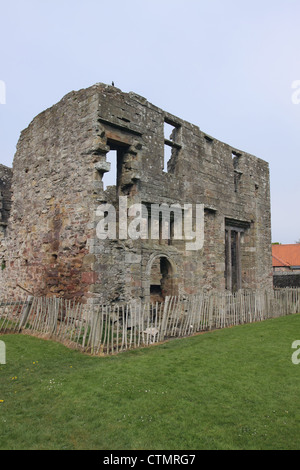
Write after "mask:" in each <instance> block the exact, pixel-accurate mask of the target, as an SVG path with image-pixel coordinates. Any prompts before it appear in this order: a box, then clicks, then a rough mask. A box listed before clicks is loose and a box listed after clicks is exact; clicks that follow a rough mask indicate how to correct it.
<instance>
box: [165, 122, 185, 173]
mask: <svg viewBox="0 0 300 470" xmlns="http://www.w3.org/2000/svg"><path fill="white" fill-rule="evenodd" d="M179 129H180V126H178V125H175V123H171V122H170V121H168V120H167V119H165V121H164V172H165V173H168V171H169V168H168V163H169V161H170V159H171V158H172V157H173V156H176V153H177V152H178V150H180V149H181V145H180V144H179V142H178V139H179Z"/></svg>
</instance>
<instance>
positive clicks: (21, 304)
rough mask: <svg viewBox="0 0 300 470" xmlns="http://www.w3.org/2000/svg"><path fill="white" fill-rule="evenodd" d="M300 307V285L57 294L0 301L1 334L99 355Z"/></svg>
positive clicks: (298, 310) (245, 321)
mask: <svg viewBox="0 0 300 470" xmlns="http://www.w3.org/2000/svg"><path fill="white" fill-rule="evenodd" d="M294 313H300V289H298V288H291V289H290V288H287V289H276V290H274V291H255V292H253V291H249V292H248V291H239V292H238V293H236V294H229V293H216V292H212V293H200V294H199V295H193V296H189V297H187V298H182V297H167V298H166V299H165V302H164V303H154V304H152V303H142V302H137V301H135V302H134V301H133V302H131V303H128V304H124V305H100V306H99V305H98V306H95V305H83V304H80V303H78V302H76V301H67V300H63V299H60V298H56V297H51V298H46V297H43V298H36V297H28V298H27V299H21V300H19V301H15V302H13V301H8V300H5V299H3V300H2V302H0V334H5V333H20V332H22V333H27V334H33V335H35V336H40V337H46V338H51V339H54V340H56V341H60V342H62V343H64V344H66V345H67V346H69V347H72V348H76V349H79V350H81V351H84V352H88V353H91V354H95V355H105V354H114V353H118V352H121V351H124V350H127V349H134V348H140V347H144V346H148V345H150V344H154V343H158V342H162V341H165V340H166V339H170V338H180V337H185V336H191V335H193V334H195V333H198V332H202V331H207V330H212V329H218V328H226V327H230V326H234V325H240V324H244V323H252V322H257V321H263V320H265V319H268V318H275V317H279V316H284V315H290V314H294Z"/></svg>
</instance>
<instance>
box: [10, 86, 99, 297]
mask: <svg viewBox="0 0 300 470" xmlns="http://www.w3.org/2000/svg"><path fill="white" fill-rule="evenodd" d="M97 104H98V102H97V95H95V94H94V93H93V90H91V89H88V90H83V91H81V92H77V93H70V94H68V95H67V96H65V97H64V98H63V100H62V101H61V102H60V103H59V104H57V105H55V106H53V107H52V108H50V109H48V110H46V111H44V112H43V113H41V114H40V115H38V116H37V117H36V118H35V119H34V120H33V121H32V122H31V123H30V125H29V126H28V128H27V129H25V130H24V131H23V132H22V133H21V137H20V140H19V142H18V146H17V152H16V155H15V158H14V162H13V181H12V189H13V204H12V210H11V215H10V219H9V223H8V227H7V234H6V239H5V240H4V241H3V243H2V256H3V257H4V259H5V261H6V268H5V270H4V271H2V279H1V286H2V290H4V291H6V292H9V293H11V294H12V295H14V294H15V295H18V294H19V293H20V292H22V291H21V290H20V289H18V288H17V289H16V286H17V285H18V284H19V285H21V286H22V287H24V288H25V289H27V290H29V291H30V292H33V293H34V294H36V295H45V294H47V295H53V294H56V295H63V296H65V297H68V296H70V297H73V296H78V297H82V296H84V294H85V293H86V292H87V291H88V286H89V284H90V283H91V279H92V278H93V272H92V269H91V265H90V263H89V260H88V258H86V255H87V254H88V249H87V240H88V237H89V233H90V230H91V226H90V225H89V224H90V222H91V214H90V211H91V207H90V206H91V204H90V201H91V197H92V193H93V186H92V184H91V181H92V177H93V176H92V175H93V161H92V159H93V155H91V151H92V149H93V145H94V139H95V126H96V125H97V121H96V119H95V116H96V111H97Z"/></svg>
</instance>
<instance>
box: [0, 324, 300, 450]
mask: <svg viewBox="0 0 300 470" xmlns="http://www.w3.org/2000/svg"><path fill="white" fill-rule="evenodd" d="M0 339H1V340H2V341H4V342H5V345H6V359H7V364H6V365H0V449H2V450H3V449H106V450H114V449H122V450H125V449H128V450H130V449H150V450H163V449H169V450H172V449H174V450H180V449H182V450H188V449H298V448H299V447H300V437H299V436H300V420H299V415H300V407H299V390H300V364H299V365H295V364H293V363H292V361H291V356H292V353H293V352H294V350H293V349H292V348H291V345H292V343H293V341H295V340H297V339H299V340H300V315H293V316H288V317H282V318H278V319H271V320H266V321H264V322H261V323H255V324H250V325H242V326H237V327H233V328H229V329H224V330H218V331H212V332H208V333H205V334H201V335H198V336H195V337H191V338H186V339H176V340H172V341H170V342H168V343H165V344H162V345H157V346H153V347H149V348H145V349H141V350H135V351H128V352H125V353H121V354H119V355H118V356H113V357H105V358H99V357H90V356H87V355H83V354H81V353H79V352H77V351H72V350H69V349H67V348H65V347H64V346H62V345H61V344H58V343H53V342H51V341H45V340H41V339H38V338H34V337H31V336H23V335H3V336H1V337H0Z"/></svg>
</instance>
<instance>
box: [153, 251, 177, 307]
mask: <svg viewBox="0 0 300 470" xmlns="http://www.w3.org/2000/svg"><path fill="white" fill-rule="evenodd" d="M145 290H146V292H145V294H146V296H145V297H146V299H147V300H149V301H151V302H163V301H164V299H165V297H167V296H172V295H177V294H178V282H177V267H176V264H175V263H174V261H173V260H172V259H171V258H170V256H169V255H167V254H165V253H159V254H153V255H151V256H150V259H149V261H148V264H147V267H146V286H145Z"/></svg>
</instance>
